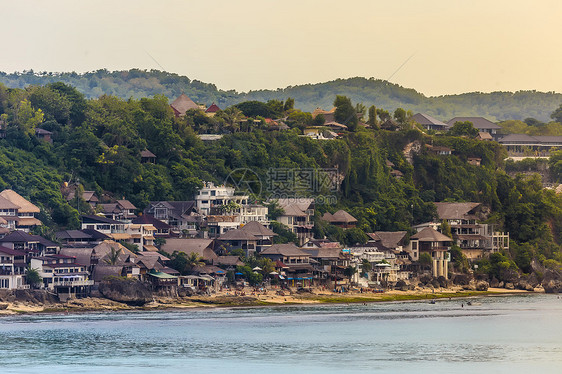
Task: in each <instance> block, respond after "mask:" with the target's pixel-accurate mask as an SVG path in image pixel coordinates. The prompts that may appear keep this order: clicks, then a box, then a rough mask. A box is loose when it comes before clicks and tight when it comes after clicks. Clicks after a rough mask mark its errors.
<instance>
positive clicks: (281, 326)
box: [0, 295, 562, 374]
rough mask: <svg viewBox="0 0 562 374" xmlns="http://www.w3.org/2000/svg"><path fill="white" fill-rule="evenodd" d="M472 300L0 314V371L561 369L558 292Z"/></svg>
mask: <svg viewBox="0 0 562 374" xmlns="http://www.w3.org/2000/svg"><path fill="white" fill-rule="evenodd" d="M472 302H473V305H472V306H467V305H466V303H467V299H464V300H461V299H453V300H451V301H448V300H445V301H438V302H437V303H436V304H434V305H432V304H429V303H427V302H404V303H375V304H368V305H325V306H298V307H275V308H254V309H213V310H189V311H170V312H162V311H160V312H127V313H116V312H112V313H91V314H80V315H41V316H37V315H34V316H17V317H3V318H0V373H56V372H66V373H168V374H171V373H267V374H272V373H358V372H361V373H373V372H374V373H416V374H423V373H432V374H435V373H475V372H478V373H502V374H503V373H526V374H539V373H562V299H559V298H558V297H557V296H553V295H526V296H498V297H487V298H478V299H472ZM461 303H464V308H463V307H461Z"/></svg>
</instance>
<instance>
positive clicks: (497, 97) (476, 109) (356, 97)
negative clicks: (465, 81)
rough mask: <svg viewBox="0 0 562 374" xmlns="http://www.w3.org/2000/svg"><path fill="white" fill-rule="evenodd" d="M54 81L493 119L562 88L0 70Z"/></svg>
mask: <svg viewBox="0 0 562 374" xmlns="http://www.w3.org/2000/svg"><path fill="white" fill-rule="evenodd" d="M58 81H60V82H63V83H66V84H69V85H71V86H73V87H76V88H77V89H78V90H79V91H80V92H82V93H83V94H84V95H85V96H86V98H97V97H99V96H101V95H103V94H107V95H114V96H117V97H121V98H124V99H129V98H131V97H132V98H135V99H140V98H142V97H152V96H154V95H164V96H166V97H167V98H168V99H170V100H173V99H174V98H176V97H177V96H179V95H180V94H181V93H182V92H183V93H185V94H187V95H188V96H189V97H190V98H191V99H193V100H194V101H195V102H198V103H203V104H206V105H210V104H211V103H212V102H215V103H217V104H218V105H219V106H220V107H221V108H223V109H224V108H226V107H228V106H231V105H234V104H237V103H240V102H242V101H249V100H258V101H267V100H270V99H277V100H285V99H286V98H287V97H292V98H294V99H295V107H296V108H299V109H302V110H304V111H312V110H314V109H315V108H316V107H320V108H323V109H329V108H331V107H332V106H333V102H334V99H335V96H336V95H345V96H347V97H349V98H350V99H351V100H352V101H353V102H354V103H363V104H364V105H366V106H367V107H368V106H371V105H375V106H376V107H377V108H384V109H386V110H388V111H394V109H396V108H398V107H401V108H404V109H406V110H411V111H413V112H423V113H427V114H429V115H431V116H434V117H436V118H438V119H441V120H444V121H446V120H448V119H450V118H453V117H456V116H482V117H486V118H488V119H490V120H492V121H503V120H510V119H513V120H523V119H525V118H529V117H532V118H536V119H538V120H540V121H548V120H549V115H550V113H552V112H553V111H554V110H555V109H556V108H557V107H558V106H559V105H560V104H561V103H562V94H560V93H554V92H537V91H518V92H492V93H480V92H473V93H465V94H460V95H445V96H438V97H426V96H424V95H423V94H421V93H419V92H417V91H416V90H414V89H411V88H404V87H402V86H399V85H397V84H393V83H390V82H388V81H384V80H380V79H374V78H369V79H367V78H360V77H356V78H349V79H337V80H334V81H331V82H325V83H318V84H305V85H299V86H290V87H286V88H283V89H277V90H257V91H250V92H245V93H244V92H236V91H234V90H230V91H224V90H219V89H218V88H217V87H216V86H215V85H214V84H209V83H204V82H200V81H197V80H191V79H189V78H187V77H185V76H180V75H178V74H173V73H167V72H162V71H157V70H150V71H146V70H138V69H132V70H128V71H114V72H110V71H107V70H105V69H103V70H98V71H95V72H90V73H84V74H77V73H74V72H73V73H47V72H42V73H37V72H33V71H26V72H23V73H11V74H7V73H2V72H0V82H1V83H3V84H4V85H6V86H7V87H10V88H24V87H26V86H28V85H36V86H40V85H45V84H48V83H53V82H58Z"/></svg>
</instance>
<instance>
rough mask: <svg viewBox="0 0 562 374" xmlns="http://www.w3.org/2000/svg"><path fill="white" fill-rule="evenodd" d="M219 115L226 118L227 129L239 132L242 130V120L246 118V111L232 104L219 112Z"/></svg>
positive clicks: (223, 118)
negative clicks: (243, 111)
mask: <svg viewBox="0 0 562 374" xmlns="http://www.w3.org/2000/svg"><path fill="white" fill-rule="evenodd" d="M217 117H218V118H220V119H222V120H224V123H225V124H226V127H227V129H229V130H230V131H232V132H237V131H239V130H240V122H241V121H242V120H243V119H244V113H242V111H241V110H240V109H238V108H237V107H235V106H231V107H228V108H226V109H225V110H223V111H221V112H219V113H217Z"/></svg>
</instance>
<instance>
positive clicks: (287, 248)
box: [260, 243, 310, 257]
mask: <svg viewBox="0 0 562 374" xmlns="http://www.w3.org/2000/svg"><path fill="white" fill-rule="evenodd" d="M260 254H261V255H281V256H288V257H294V256H310V254H309V253H307V252H304V251H303V250H302V249H300V248H299V247H297V246H296V245H294V244H293V243H289V244H274V245H272V246H271V247H269V248H267V249H265V250H263V251H262V252H261V253H260Z"/></svg>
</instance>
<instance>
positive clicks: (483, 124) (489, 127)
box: [447, 117, 501, 137]
mask: <svg viewBox="0 0 562 374" xmlns="http://www.w3.org/2000/svg"><path fill="white" fill-rule="evenodd" d="M457 122H470V123H472V126H473V127H474V128H475V129H477V130H478V132H487V133H488V134H490V135H492V137H495V136H496V134H497V131H498V130H501V126H499V125H496V124H495V123H493V122H492V121H489V120H487V119H486V118H484V117H455V118H452V119H450V120H448V121H447V124H448V125H449V126H451V127H453V126H454V125H455V123H457Z"/></svg>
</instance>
